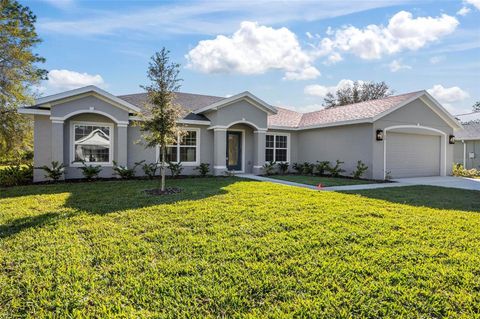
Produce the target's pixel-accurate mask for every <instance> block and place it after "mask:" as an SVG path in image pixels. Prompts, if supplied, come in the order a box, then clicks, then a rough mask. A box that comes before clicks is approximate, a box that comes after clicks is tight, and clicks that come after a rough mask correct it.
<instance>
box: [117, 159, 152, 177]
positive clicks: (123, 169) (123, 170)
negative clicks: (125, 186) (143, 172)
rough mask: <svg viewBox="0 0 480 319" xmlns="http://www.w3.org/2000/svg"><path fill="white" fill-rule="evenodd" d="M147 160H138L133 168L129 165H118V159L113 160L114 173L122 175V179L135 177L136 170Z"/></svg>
mask: <svg viewBox="0 0 480 319" xmlns="http://www.w3.org/2000/svg"><path fill="white" fill-rule="evenodd" d="M144 162H145V161H141V162H137V163H135V165H134V166H133V167H132V168H128V167H127V166H121V165H118V164H117V162H116V161H113V171H114V173H113V174H114V175H118V176H120V178H122V179H129V178H133V177H135V170H136V169H137V167H138V166H139V165H141V164H143V163H144Z"/></svg>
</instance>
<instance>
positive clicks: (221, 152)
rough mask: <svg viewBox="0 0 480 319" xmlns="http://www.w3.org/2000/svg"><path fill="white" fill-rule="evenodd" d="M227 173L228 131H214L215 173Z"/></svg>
mask: <svg viewBox="0 0 480 319" xmlns="http://www.w3.org/2000/svg"><path fill="white" fill-rule="evenodd" d="M226 171H227V129H225V128H215V129H214V131H213V173H214V175H224V174H225V172H226Z"/></svg>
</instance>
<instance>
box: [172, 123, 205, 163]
mask: <svg viewBox="0 0 480 319" xmlns="http://www.w3.org/2000/svg"><path fill="white" fill-rule="evenodd" d="M199 134H200V130H199V129H187V130H186V133H185V134H183V136H182V137H181V138H180V137H179V138H177V140H180V143H175V144H172V145H167V152H166V154H165V159H166V161H167V162H177V163H178V162H182V164H187V165H188V164H192V165H198V163H199V158H198V156H199V155H198V152H199V142H198V140H199Z"/></svg>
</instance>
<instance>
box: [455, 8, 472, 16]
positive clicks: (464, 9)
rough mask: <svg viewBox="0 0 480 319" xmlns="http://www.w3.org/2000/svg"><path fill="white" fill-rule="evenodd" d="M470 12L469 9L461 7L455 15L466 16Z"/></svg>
mask: <svg viewBox="0 0 480 319" xmlns="http://www.w3.org/2000/svg"><path fill="white" fill-rule="evenodd" d="M470 11H471V10H470V8H467V7H462V8H461V9H460V10H458V11H457V15H459V16H466V15H467V14H468V13H469V12H470Z"/></svg>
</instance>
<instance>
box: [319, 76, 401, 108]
mask: <svg viewBox="0 0 480 319" xmlns="http://www.w3.org/2000/svg"><path fill="white" fill-rule="evenodd" d="M392 94H393V91H392V90H391V89H390V87H389V86H388V85H387V84H386V83H385V82H383V81H382V82H358V81H355V82H354V83H353V85H352V86H345V87H342V88H339V89H337V91H336V92H335V93H328V94H327V95H326V96H325V98H324V99H323V105H324V106H325V108H331V107H335V106H340V105H347V104H353V103H358V102H364V101H369V100H376V99H381V98H384V97H388V96H390V95H392Z"/></svg>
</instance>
